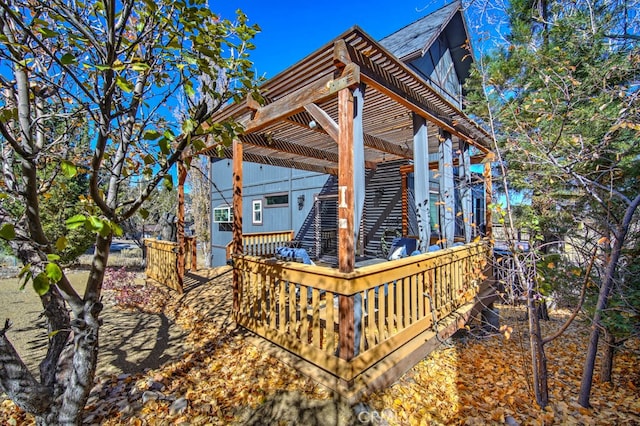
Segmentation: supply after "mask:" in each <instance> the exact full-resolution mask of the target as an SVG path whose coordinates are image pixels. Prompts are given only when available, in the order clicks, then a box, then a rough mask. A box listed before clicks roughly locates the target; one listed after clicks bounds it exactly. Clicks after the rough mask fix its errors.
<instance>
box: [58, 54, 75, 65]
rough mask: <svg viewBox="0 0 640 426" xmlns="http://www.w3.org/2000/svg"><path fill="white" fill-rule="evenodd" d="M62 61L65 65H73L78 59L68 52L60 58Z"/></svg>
mask: <svg viewBox="0 0 640 426" xmlns="http://www.w3.org/2000/svg"><path fill="white" fill-rule="evenodd" d="M60 62H62V64H63V65H71V64H76V63H77V62H78V61H77V60H76V57H75V56H73V55H72V54H71V53H68V52H67V53H65V54H64V55H62V57H61V58H60Z"/></svg>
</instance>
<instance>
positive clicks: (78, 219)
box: [66, 214, 87, 229]
mask: <svg viewBox="0 0 640 426" xmlns="http://www.w3.org/2000/svg"><path fill="white" fill-rule="evenodd" d="M86 222H87V217H86V216H85V215H82V214H77V215H75V216H71V217H70V218H69V219H67V221H66V223H67V228H69V229H77V228H80V227H81V226H84V224H85V223H86Z"/></svg>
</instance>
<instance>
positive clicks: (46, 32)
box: [38, 28, 59, 38]
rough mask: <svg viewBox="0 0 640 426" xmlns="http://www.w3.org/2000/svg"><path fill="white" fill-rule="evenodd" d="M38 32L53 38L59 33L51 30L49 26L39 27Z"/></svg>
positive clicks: (45, 36)
mask: <svg viewBox="0 0 640 426" xmlns="http://www.w3.org/2000/svg"><path fill="white" fill-rule="evenodd" d="M38 32H39V33H40V34H42V35H43V36H44V38H52V37H57V36H59V34H58V33H57V32H56V31H53V30H50V29H49V28H38Z"/></svg>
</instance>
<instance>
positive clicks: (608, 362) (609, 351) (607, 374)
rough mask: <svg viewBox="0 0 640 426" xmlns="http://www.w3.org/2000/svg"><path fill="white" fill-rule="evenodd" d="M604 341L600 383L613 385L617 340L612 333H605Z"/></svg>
mask: <svg viewBox="0 0 640 426" xmlns="http://www.w3.org/2000/svg"><path fill="white" fill-rule="evenodd" d="M604 341H605V345H604V352H603V353H602V360H601V361H600V382H602V383H607V382H608V383H611V375H612V373H611V372H612V371H613V356H614V355H615V351H616V338H615V336H614V335H613V334H612V333H610V332H608V331H605V333H604Z"/></svg>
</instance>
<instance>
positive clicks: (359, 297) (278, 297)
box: [234, 243, 487, 397]
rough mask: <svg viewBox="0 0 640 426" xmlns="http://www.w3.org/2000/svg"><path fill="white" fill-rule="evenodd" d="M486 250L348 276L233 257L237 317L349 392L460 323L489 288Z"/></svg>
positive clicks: (384, 375) (420, 352)
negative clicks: (486, 281)
mask: <svg viewBox="0 0 640 426" xmlns="http://www.w3.org/2000/svg"><path fill="white" fill-rule="evenodd" d="M486 254H487V248H486V246H484V245H483V244H481V243H472V244H469V245H466V246H460V247H455V248H450V249H446V250H441V251H438V252H434V253H428V254H423V255H418V256H412V257H408V258H404V259H401V260H397V261H393V262H384V263H379V264H375V265H370V266H365V267H362V268H358V269H356V270H355V271H354V272H352V273H340V272H338V271H337V270H335V269H332V268H326V267H319V266H312V265H303V264H300V263H294V262H282V261H278V260H276V259H273V258H259V257H254V256H234V268H236V271H237V273H238V277H239V283H238V284H239V285H238V287H239V309H238V310H237V311H236V312H234V317H235V320H236V322H237V323H238V324H240V325H242V326H243V327H245V328H246V329H248V330H250V331H252V332H253V333H255V334H257V335H259V336H262V337H264V338H265V339H266V340H268V341H269V342H272V343H274V344H276V345H278V346H280V347H281V348H284V349H286V350H287V351H289V352H290V353H291V354H293V355H295V357H297V358H298V359H299V360H304V363H305V364H309V365H313V366H315V367H316V371H315V373H314V374H312V375H313V376H314V378H316V379H317V380H319V381H321V382H322V383H323V384H325V385H327V386H329V387H330V388H332V389H334V390H336V391H338V392H339V393H341V394H343V395H345V396H348V397H352V396H355V395H357V394H359V393H361V392H363V391H364V390H365V389H371V388H376V387H379V386H384V385H385V384H387V383H390V381H393V380H395V379H397V378H398V377H399V376H400V375H401V374H403V373H404V372H405V371H406V370H407V369H409V368H410V367H411V366H413V364H415V363H416V362H417V361H418V360H419V359H421V358H423V357H424V356H425V355H426V354H427V353H428V352H430V351H431V350H432V349H433V348H434V347H435V346H437V344H438V341H439V340H438V339H443V338H446V337H447V336H448V335H450V334H452V333H453V332H455V330H456V329H457V328H458V327H461V326H463V325H464V323H465V322H466V320H467V319H468V318H469V316H470V315H471V313H472V308H473V302H474V301H476V300H477V298H478V296H479V294H480V293H481V290H483V283H484V278H485V269H486V266H487V262H486ZM293 364H296V365H298V364H299V362H293ZM318 367H319V368H320V369H321V371H320V370H318ZM308 370H309V371H314V370H313V368H311V369H309V368H308Z"/></svg>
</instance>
